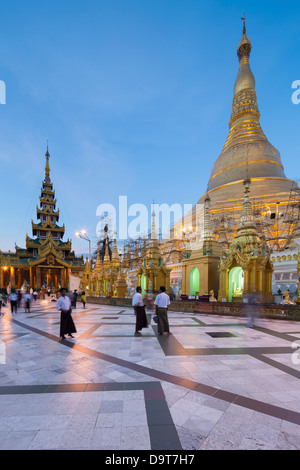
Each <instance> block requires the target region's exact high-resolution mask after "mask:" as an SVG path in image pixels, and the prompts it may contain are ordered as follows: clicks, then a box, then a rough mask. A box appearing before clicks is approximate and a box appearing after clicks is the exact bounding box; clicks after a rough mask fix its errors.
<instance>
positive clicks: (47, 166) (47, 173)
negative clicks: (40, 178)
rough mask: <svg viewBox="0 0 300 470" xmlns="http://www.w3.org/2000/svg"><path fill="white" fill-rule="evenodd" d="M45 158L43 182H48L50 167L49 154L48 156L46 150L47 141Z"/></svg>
mask: <svg viewBox="0 0 300 470" xmlns="http://www.w3.org/2000/svg"><path fill="white" fill-rule="evenodd" d="M45 157H46V166H45V180H46V181H50V165H49V157H50V154H49V150H48V141H47V150H46V154H45Z"/></svg>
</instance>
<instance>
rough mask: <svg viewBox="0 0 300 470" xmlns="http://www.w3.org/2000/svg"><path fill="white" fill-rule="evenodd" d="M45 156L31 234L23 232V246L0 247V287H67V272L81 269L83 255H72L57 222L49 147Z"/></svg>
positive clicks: (69, 242) (68, 242)
mask: <svg viewBox="0 0 300 470" xmlns="http://www.w3.org/2000/svg"><path fill="white" fill-rule="evenodd" d="M45 157H46V165H45V178H44V180H43V182H42V187H41V194H40V198H39V205H38V206H37V208H36V215H37V222H34V221H32V222H31V224H32V237H29V236H28V235H26V248H20V247H18V246H15V252H11V251H9V252H2V251H0V289H21V288H24V289H28V288H32V289H36V290H37V289H41V288H50V289H55V290H57V289H58V288H59V287H62V286H64V287H66V288H68V285H69V277H70V274H71V273H74V274H75V275H76V274H77V275H78V274H79V273H80V272H81V271H83V269H84V262H83V258H77V257H76V256H75V253H74V252H73V251H72V243H71V240H69V239H68V240H66V241H63V237H64V234H65V226H64V225H59V209H56V203H57V201H56V197H55V191H54V189H53V183H52V182H51V179H50V165H49V158H50V154H49V151H48V148H47V151H46V155H45Z"/></svg>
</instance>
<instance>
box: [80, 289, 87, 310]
mask: <svg viewBox="0 0 300 470" xmlns="http://www.w3.org/2000/svg"><path fill="white" fill-rule="evenodd" d="M81 302H82V303H83V308H85V304H86V293H85V292H84V291H83V292H82V294H81Z"/></svg>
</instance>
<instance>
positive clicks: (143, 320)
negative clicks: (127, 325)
mask: <svg viewBox="0 0 300 470" xmlns="http://www.w3.org/2000/svg"><path fill="white" fill-rule="evenodd" d="M141 292H142V288H141V287H137V288H136V293H135V294H134V296H133V297H132V306H133V308H134V313H135V316H136V321H135V333H134V334H135V335H136V336H141V333H140V330H141V329H142V328H147V326H148V322H147V317H146V312H145V307H144V301H143V297H142V294H141Z"/></svg>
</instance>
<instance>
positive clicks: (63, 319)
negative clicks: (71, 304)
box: [59, 309, 76, 337]
mask: <svg viewBox="0 0 300 470" xmlns="http://www.w3.org/2000/svg"><path fill="white" fill-rule="evenodd" d="M71 312H72V310H71V309H70V310H61V314H60V333H59V336H60V337H62V336H64V335H70V334H72V333H76V327H75V325H74V322H73V319H72V316H71Z"/></svg>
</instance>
